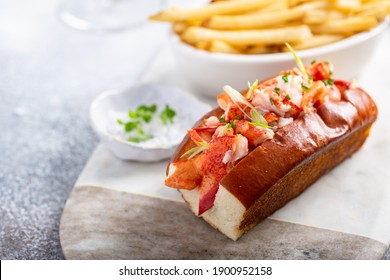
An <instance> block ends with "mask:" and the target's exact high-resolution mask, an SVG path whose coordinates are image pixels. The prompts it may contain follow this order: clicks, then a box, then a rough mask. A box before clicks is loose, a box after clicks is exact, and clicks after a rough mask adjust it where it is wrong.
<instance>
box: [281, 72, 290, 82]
mask: <svg viewBox="0 0 390 280" xmlns="http://www.w3.org/2000/svg"><path fill="white" fill-rule="evenodd" d="M288 75H289V73H287V74H284V75H283V76H282V79H283V81H284V82H285V83H288Z"/></svg>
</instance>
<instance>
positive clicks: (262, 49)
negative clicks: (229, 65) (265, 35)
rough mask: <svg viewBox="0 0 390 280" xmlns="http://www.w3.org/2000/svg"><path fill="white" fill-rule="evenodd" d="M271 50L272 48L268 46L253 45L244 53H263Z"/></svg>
mask: <svg viewBox="0 0 390 280" xmlns="http://www.w3.org/2000/svg"><path fill="white" fill-rule="evenodd" d="M270 52H272V48H271V47H268V46H253V47H250V48H248V49H247V50H246V52H245V53H246V54H264V53H270Z"/></svg>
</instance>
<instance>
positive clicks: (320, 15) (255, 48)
mask: <svg viewBox="0 0 390 280" xmlns="http://www.w3.org/2000/svg"><path fill="white" fill-rule="evenodd" d="M389 13H390V1H388V0H383V1H381V0H365V1H359V0H343V1H338V0H334V1H318V0H313V1H310V0H305V1H302V0H276V1H270V0H240V1H237V0H234V1H233V0H230V1H214V2H213V3H210V4H208V5H204V6H199V7H195V8H171V9H168V10H166V11H163V12H161V13H159V14H157V15H156V16H153V17H151V19H153V20H159V21H168V22H172V23H173V30H174V32H173V35H172V48H173V53H174V55H175V57H176V58H177V59H176V61H177V66H178V68H179V70H180V71H179V72H180V73H181V74H182V75H183V77H184V78H185V79H186V80H188V82H189V83H190V84H192V85H193V87H194V88H195V89H197V92H199V93H202V94H204V95H207V96H210V97H214V96H216V95H217V94H218V93H219V92H220V91H221V89H222V87H223V86H224V85H225V84H229V85H231V86H233V87H235V88H245V87H246V85H247V83H248V81H254V80H256V79H258V80H262V79H265V78H267V77H269V76H272V75H275V74H277V73H279V72H280V71H282V70H284V69H290V68H291V67H293V66H294V64H295V60H294V58H293V56H292V55H291V54H290V53H288V52H286V51H287V50H286V47H285V44H284V43H285V42H288V43H290V45H292V47H293V48H294V49H295V51H296V52H297V54H298V56H299V57H300V58H301V59H302V60H303V62H304V63H305V64H308V63H310V62H311V61H312V60H323V61H329V62H331V63H332V64H334V66H335V73H334V74H335V77H338V78H342V79H352V78H357V77H358V76H359V75H360V74H361V73H362V70H364V67H365V65H366V64H367V62H368V61H369V60H370V58H371V55H372V53H373V52H374V49H375V46H376V45H377V44H378V42H379V40H380V37H381V35H382V34H383V33H384V32H383V31H384V30H385V29H386V27H387V26H388V23H389V21H390V19H389V17H388V16H387V15H388V14H389Z"/></svg>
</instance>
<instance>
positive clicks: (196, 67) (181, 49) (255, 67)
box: [172, 17, 390, 97]
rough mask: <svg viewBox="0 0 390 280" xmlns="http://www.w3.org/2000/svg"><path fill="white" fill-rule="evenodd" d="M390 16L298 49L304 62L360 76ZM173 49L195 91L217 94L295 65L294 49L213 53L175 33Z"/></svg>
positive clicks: (347, 75) (338, 73)
mask: <svg viewBox="0 0 390 280" xmlns="http://www.w3.org/2000/svg"><path fill="white" fill-rule="evenodd" d="M389 21H390V17H387V19H386V20H385V21H384V22H382V23H381V24H379V25H378V26H377V27H376V28H374V29H372V30H371V31H368V32H361V33H359V34H356V35H354V36H351V37H349V38H346V39H344V40H342V41H339V42H335V43H332V44H328V45H325V46H321V47H317V48H312V49H307V50H301V51H297V54H298V56H299V57H300V58H301V59H302V60H303V62H304V64H308V63H310V62H311V61H312V60H314V59H316V60H318V61H320V60H322V61H329V62H330V63H332V64H333V65H334V70H335V71H334V76H335V77H337V78H340V79H352V78H358V76H359V74H360V73H361V72H362V70H363V69H364V66H365V65H366V64H367V63H368V61H369V60H370V58H371V55H372V54H373V52H374V50H375V47H376V46H377V45H378V42H379V40H380V37H381V35H382V34H383V33H384V32H383V31H384V30H386V28H387V26H388V24H389ZM172 49H173V53H174V56H175V57H176V62H177V66H178V68H179V72H180V73H181V74H182V75H183V76H184V78H185V79H186V80H187V82H188V83H189V84H190V85H191V86H192V87H193V88H194V89H196V91H197V92H198V93H200V94H202V95H206V96H208V97H215V96H216V95H217V94H218V93H220V92H221V91H222V87H223V86H224V85H226V84H228V85H231V86H233V87H235V88H237V89H244V88H245V87H246V85H247V84H248V81H251V82H252V81H254V80H256V79H258V80H260V81H261V80H263V79H265V78H268V77H271V76H274V75H276V74H278V73H279V72H280V71H282V70H287V69H291V68H292V67H294V66H295V65H296V64H295V61H294V58H293V56H292V55H291V53H275V54H259V55H240V54H222V53H210V52H207V51H204V50H198V49H195V48H194V47H192V46H189V45H187V44H185V43H183V42H181V41H180V39H179V37H178V36H177V35H173V36H172Z"/></svg>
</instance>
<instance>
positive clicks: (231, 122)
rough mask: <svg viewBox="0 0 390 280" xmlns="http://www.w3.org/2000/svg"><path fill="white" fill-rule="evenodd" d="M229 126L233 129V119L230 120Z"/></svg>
mask: <svg viewBox="0 0 390 280" xmlns="http://www.w3.org/2000/svg"><path fill="white" fill-rule="evenodd" d="M229 126H230V127H231V128H233V129H234V121H233V120H231V121H230V123H229Z"/></svg>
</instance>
